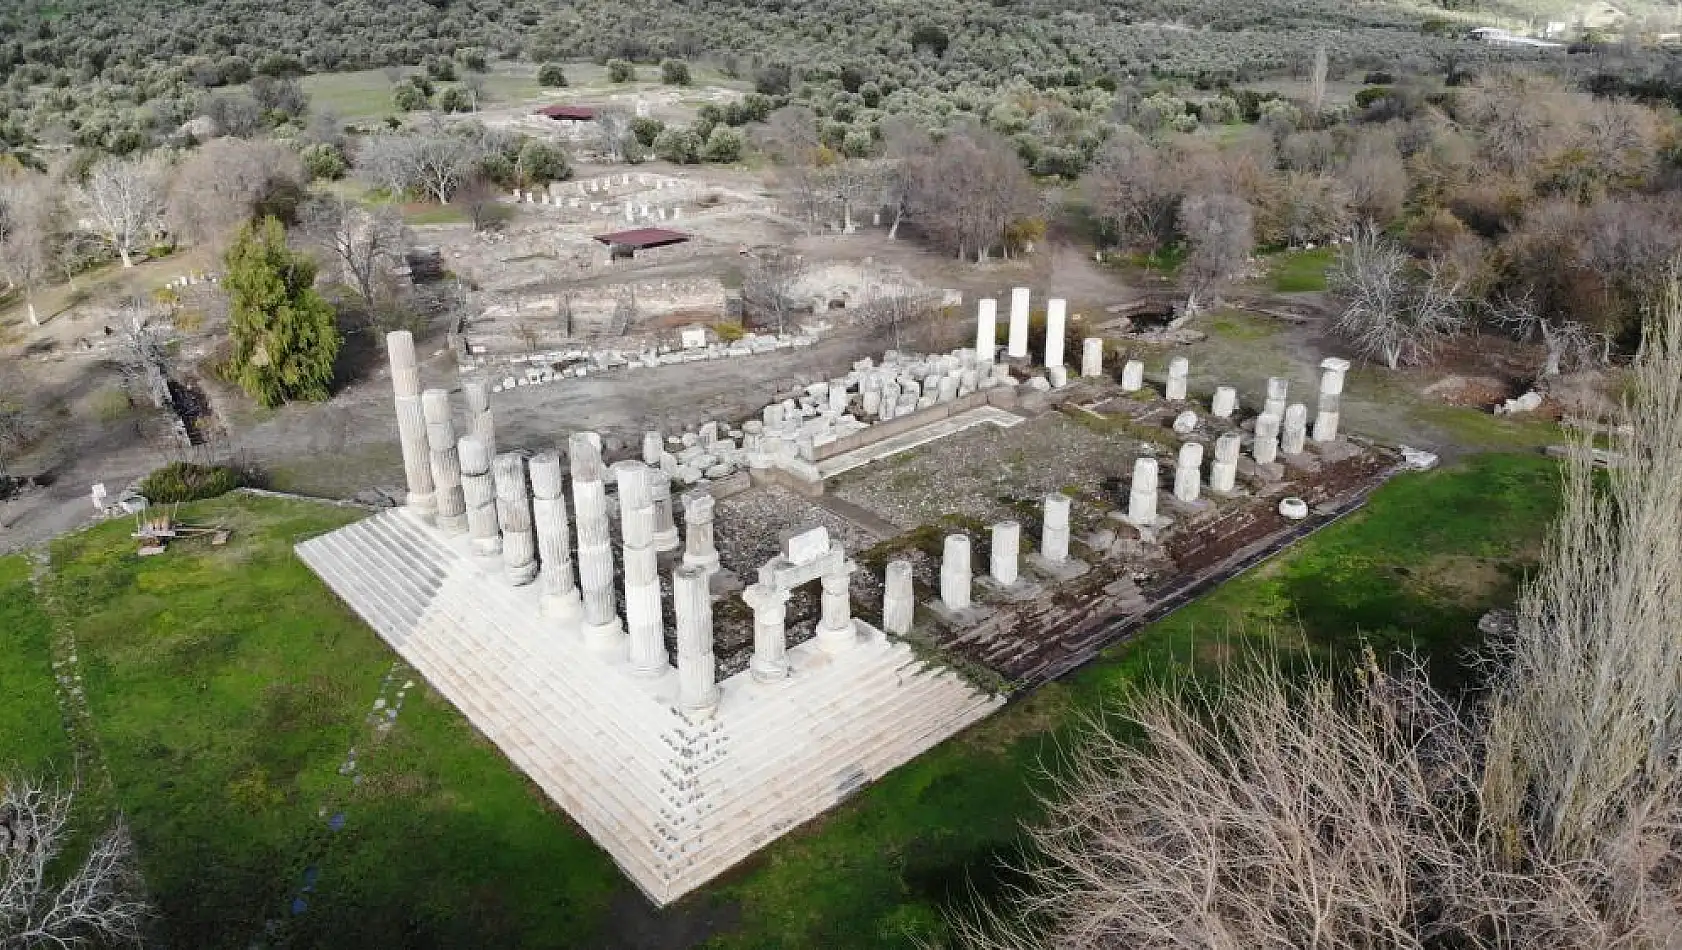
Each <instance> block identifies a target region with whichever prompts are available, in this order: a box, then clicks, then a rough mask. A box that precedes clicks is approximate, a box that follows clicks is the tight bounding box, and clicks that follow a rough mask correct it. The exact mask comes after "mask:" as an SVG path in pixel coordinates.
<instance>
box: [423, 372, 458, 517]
mask: <svg viewBox="0 0 1682 950" xmlns="http://www.w3.org/2000/svg"><path fill="white" fill-rule="evenodd" d="M421 412H422V413H423V414H424V415H425V416H426V445H427V452H428V455H429V456H430V459H431V465H432V485H433V491H434V500H435V501H436V502H437V505H438V527H440V528H442V529H443V530H445V531H448V532H450V533H452V534H460V533H462V532H464V531H466V530H467V500H466V499H465V498H463V497H462V494H461V458H460V456H458V455H457V454H456V430H455V423H454V422H453V421H452V420H451V418H450V394H449V393H447V392H445V391H444V390H442V389H428V390H427V391H426V392H424V393H421Z"/></svg>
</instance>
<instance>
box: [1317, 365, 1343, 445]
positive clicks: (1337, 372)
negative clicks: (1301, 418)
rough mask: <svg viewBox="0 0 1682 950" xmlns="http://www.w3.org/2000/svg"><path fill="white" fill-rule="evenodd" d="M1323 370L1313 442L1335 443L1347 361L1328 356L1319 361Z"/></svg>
mask: <svg viewBox="0 0 1682 950" xmlns="http://www.w3.org/2000/svg"><path fill="white" fill-rule="evenodd" d="M1320 368H1321V369H1322V370H1324V371H1325V372H1323V373H1322V374H1321V375H1320V404H1319V407H1318V411H1317V412H1316V413H1315V415H1314V441H1316V442H1321V443H1324V442H1335V441H1337V426H1338V415H1339V404H1340V403H1341V402H1342V400H1343V374H1345V373H1347V372H1349V361H1348V360H1345V359H1339V358H1337V357H1335V356H1329V357H1327V358H1325V359H1323V360H1321V361H1320Z"/></svg>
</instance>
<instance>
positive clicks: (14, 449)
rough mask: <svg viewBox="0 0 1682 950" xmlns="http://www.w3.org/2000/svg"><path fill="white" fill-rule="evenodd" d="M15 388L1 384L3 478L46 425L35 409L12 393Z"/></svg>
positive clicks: (0, 459) (0, 461) (0, 466)
mask: <svg viewBox="0 0 1682 950" xmlns="http://www.w3.org/2000/svg"><path fill="white" fill-rule="evenodd" d="M18 389H19V387H18V386H16V385H0V475H6V474H8V473H9V471H10V469H11V465H12V463H13V462H16V461H17V456H18V455H19V454H20V453H22V452H23V451H24V450H25V449H27V448H29V446H31V445H33V444H34V443H35V440H36V439H39V438H40V437H41V434H42V432H44V431H45V430H46V422H45V421H44V420H43V419H42V418H41V414H40V412H39V411H38V410H37V409H36V408H35V407H34V406H31V405H29V404H28V403H26V402H24V401H23V400H21V399H19V398H17V397H16V396H15V395H12V393H15V392H16V391H17V390H18Z"/></svg>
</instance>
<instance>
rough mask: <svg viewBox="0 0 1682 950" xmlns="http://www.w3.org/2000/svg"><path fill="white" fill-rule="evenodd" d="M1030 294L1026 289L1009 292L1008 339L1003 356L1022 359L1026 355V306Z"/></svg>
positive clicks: (1018, 288)
mask: <svg viewBox="0 0 1682 950" xmlns="http://www.w3.org/2000/svg"><path fill="white" fill-rule="evenodd" d="M1030 299H1031V298H1030V292H1029V290H1028V288H1026V287H1015V288H1012V289H1011V291H1010V339H1009V344H1010V345H1009V346H1008V347H1006V349H1005V355H1006V356H1009V357H1011V358H1013V359H1023V358H1025V357H1027V355H1028V305H1029V302H1030Z"/></svg>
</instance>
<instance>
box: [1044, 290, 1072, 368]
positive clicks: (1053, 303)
mask: <svg viewBox="0 0 1682 950" xmlns="http://www.w3.org/2000/svg"><path fill="white" fill-rule="evenodd" d="M1068 307H1069V304H1068V301H1066V300H1064V299H1063V298H1061V297H1053V298H1051V299H1050V300H1047V301H1046V302H1045V365H1046V366H1047V367H1054V366H1062V365H1063V329H1064V323H1065V322H1066V321H1067V320H1068Z"/></svg>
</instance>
